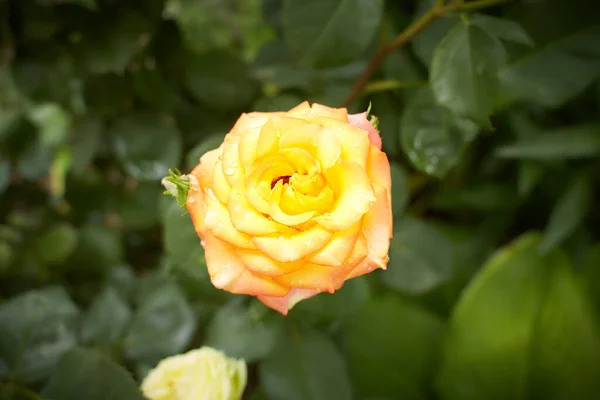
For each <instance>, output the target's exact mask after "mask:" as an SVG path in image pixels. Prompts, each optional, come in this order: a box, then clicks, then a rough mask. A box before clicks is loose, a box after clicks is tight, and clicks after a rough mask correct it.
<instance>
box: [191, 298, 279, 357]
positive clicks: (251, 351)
mask: <svg viewBox="0 0 600 400" xmlns="http://www.w3.org/2000/svg"><path fill="white" fill-rule="evenodd" d="M238 300H239V299H233V300H232V301H230V302H229V303H227V304H226V305H224V306H222V307H221V308H219V310H218V311H217V313H216V314H215V316H214V317H213V319H212V321H211V322H210V324H209V325H208V327H207V330H206V337H205V339H204V343H203V344H204V345H205V346H210V347H213V348H215V349H219V350H221V351H223V352H224V353H225V354H227V356H229V357H234V358H243V359H244V360H246V362H249V363H250V362H254V361H256V360H260V359H262V358H264V357H265V356H266V355H267V354H269V352H270V351H271V350H272V349H273V346H274V345H275V343H276V340H277V337H278V336H279V335H281V328H282V326H281V324H279V322H281V321H280V320H270V321H265V320H260V319H259V318H257V317H254V316H253V315H252V314H251V313H250V311H251V310H250V309H249V308H248V307H246V306H244V305H242V304H240V302H239V301H238Z"/></svg>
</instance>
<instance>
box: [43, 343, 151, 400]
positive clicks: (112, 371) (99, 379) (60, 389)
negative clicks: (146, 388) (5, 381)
mask: <svg viewBox="0 0 600 400" xmlns="http://www.w3.org/2000/svg"><path fill="white" fill-rule="evenodd" d="M42 396H44V398H45V399H48V400H55V399H56V400H58V399H60V400H79V399H86V400H104V399H119V400H144V396H142V394H141V392H140V390H139V389H138V386H137V383H136V382H135V381H134V380H133V378H132V377H131V375H130V374H129V373H128V372H127V370H126V369H125V368H123V367H122V366H120V365H117V364H115V363H114V362H112V361H110V360H108V359H106V358H104V357H103V356H102V355H101V354H99V353H97V352H95V351H93V350H86V349H81V348H78V349H74V350H72V351H70V352H69V353H68V354H66V355H65V356H64V357H63V359H62V360H61V361H60V363H59V364H58V366H57V368H56V370H55V371H54V373H53V374H52V377H51V378H50V380H49V381H48V383H47V384H46V386H45V387H44V389H43V390H42Z"/></svg>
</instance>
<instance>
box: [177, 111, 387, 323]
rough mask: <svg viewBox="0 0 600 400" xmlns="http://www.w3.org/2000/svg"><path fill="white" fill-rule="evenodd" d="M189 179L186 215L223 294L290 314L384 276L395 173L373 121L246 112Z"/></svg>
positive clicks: (327, 114)
mask: <svg viewBox="0 0 600 400" xmlns="http://www.w3.org/2000/svg"><path fill="white" fill-rule="evenodd" d="M189 180H190V190H189V192H188V197H187V209H188V211H189V213H190V215H191V217H192V220H193V222H194V226H195V228H196V231H197V232H198V235H199V236H200V238H201V243H202V245H203V246H204V249H205V255H206V263H207V266H208V272H209V275H210V278H211V281H212V283H213V284H214V286H215V287H217V288H220V289H224V290H226V291H229V292H231V293H237V294H248V295H252V296H257V297H258V299H259V300H260V301H262V302H263V303H264V304H265V305H267V306H268V307H271V308H273V309H275V310H277V311H279V312H281V313H282V314H284V315H285V314H287V312H288V310H289V309H291V308H292V307H293V306H294V304H296V303H297V302H299V301H300V300H303V299H306V298H308V297H311V296H314V295H316V294H317V293H320V292H329V293H333V292H334V291H335V290H337V289H339V288H340V287H341V286H342V285H343V284H344V281H345V280H347V279H350V278H354V277H357V276H359V275H363V274H365V273H368V272H371V271H373V270H374V269H376V268H382V269H385V268H386V265H387V262H388V249H389V243H390V238H391V235H392V213H391V178H390V166H389V162H388V159H387V157H386V155H385V153H383V152H382V151H381V138H380V137H379V133H378V132H377V130H376V129H375V128H374V127H373V126H372V124H371V123H370V122H369V121H368V120H367V113H362V114H356V115H348V111H347V110H346V109H345V108H339V109H335V108H329V107H326V106H323V105H319V104H313V105H312V107H311V106H310V105H309V103H308V102H303V103H301V104H300V105H298V106H296V107H294V108H293V109H291V110H289V111H287V112H271V113H260V112H255V113H249V114H242V116H241V117H240V118H239V119H238V121H237V122H236V124H235V126H234V127H233V129H232V130H231V131H230V132H229V133H228V134H227V135H226V136H225V140H224V142H223V144H222V145H221V146H220V147H219V148H217V149H215V150H212V151H209V152H207V153H206V154H204V155H203V156H202V158H201V159H200V164H199V165H198V166H196V167H195V168H194V170H193V171H192V172H191V174H190V175H189Z"/></svg>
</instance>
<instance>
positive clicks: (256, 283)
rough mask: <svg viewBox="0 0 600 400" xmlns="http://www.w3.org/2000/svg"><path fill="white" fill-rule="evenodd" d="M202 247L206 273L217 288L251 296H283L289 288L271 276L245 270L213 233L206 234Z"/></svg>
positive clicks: (229, 249)
mask: <svg viewBox="0 0 600 400" xmlns="http://www.w3.org/2000/svg"><path fill="white" fill-rule="evenodd" d="M204 249H205V256H206V265H207V268H208V274H209V275H210V279H211V282H212V283H213V285H214V286H215V287H216V288H218V289H225V290H227V291H228V292H231V293H235V294H248V295H252V296H285V295H286V294H287V293H288V292H289V290H290V288H289V287H285V286H283V285H281V284H280V283H277V282H276V281H274V280H273V279H272V278H269V277H263V276H259V275H255V274H253V273H251V272H250V271H248V270H246V269H245V268H244V265H243V264H242V261H241V260H240V259H239V257H237V256H236V254H235V252H234V251H233V249H231V247H230V246H229V245H227V244H225V243H224V242H222V241H221V240H219V239H217V238H216V237H214V236H213V235H210V234H208V235H206V237H205V239H204Z"/></svg>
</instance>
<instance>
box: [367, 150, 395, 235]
mask: <svg viewBox="0 0 600 400" xmlns="http://www.w3.org/2000/svg"><path fill="white" fill-rule="evenodd" d="M367 174H368V175H369V177H370V178H371V181H372V183H373V187H374V188H376V190H377V189H378V188H380V187H383V188H384V189H385V190H386V193H387V199H388V206H389V208H390V210H389V213H390V215H392V175H391V171H390V163H389V161H388V158H387V155H386V154H385V153H384V152H382V151H381V150H378V149H376V148H375V146H371V150H370V152H369V162H368V163H367ZM392 229H393V227H392V224H390V232H389V235H390V237H391V235H392Z"/></svg>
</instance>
